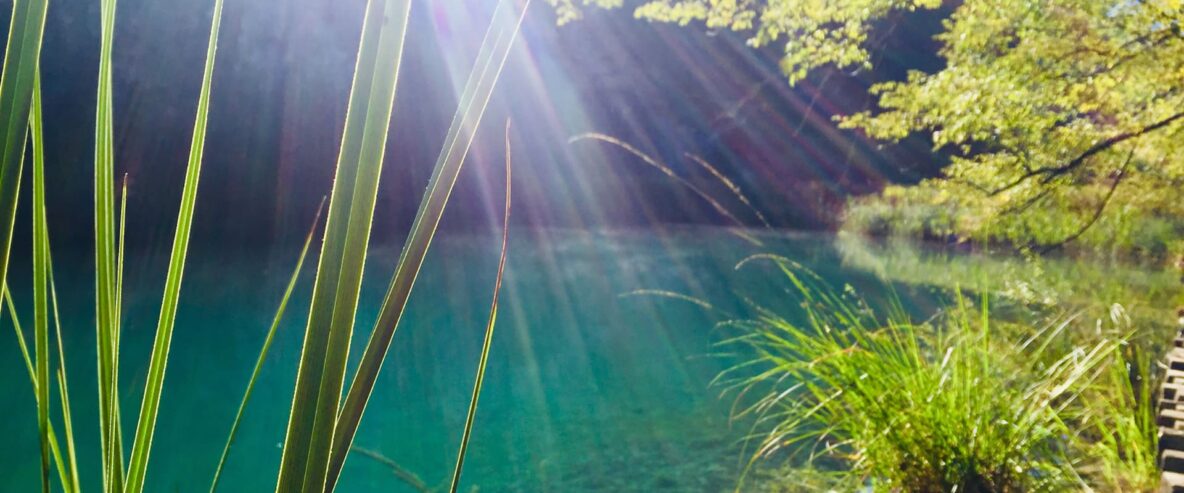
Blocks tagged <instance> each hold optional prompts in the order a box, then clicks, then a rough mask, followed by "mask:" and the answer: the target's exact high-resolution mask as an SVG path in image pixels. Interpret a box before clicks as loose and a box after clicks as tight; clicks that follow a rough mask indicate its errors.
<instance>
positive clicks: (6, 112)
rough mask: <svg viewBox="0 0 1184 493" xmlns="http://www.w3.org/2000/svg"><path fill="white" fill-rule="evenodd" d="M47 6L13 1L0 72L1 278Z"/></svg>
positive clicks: (5, 266)
mask: <svg viewBox="0 0 1184 493" xmlns="http://www.w3.org/2000/svg"><path fill="white" fill-rule="evenodd" d="M46 8H47V2H46V0H14V1H13V2H12V21H11V24H10V25H9V28H8V44H7V45H6V47H5V51H4V67H3V72H0V279H7V278H8V254H9V251H10V250H11V247H12V228H13V224H14V222H15V221H16V206H17V198H18V196H19V191H20V182H21V172H22V170H23V168H24V161H25V143H26V139H27V138H28V129H29V112H30V107H31V105H32V102H33V87H34V85H35V84H34V83H35V78H36V72H37V63H38V60H39V59H40V57H41V40H42V37H43V34H44V32H45V12H46Z"/></svg>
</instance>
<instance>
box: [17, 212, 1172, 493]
mask: <svg viewBox="0 0 1184 493" xmlns="http://www.w3.org/2000/svg"><path fill="white" fill-rule="evenodd" d="M745 236H747V238H745ZM512 238H513V240H512V243H511V246H510V259H509V264H508V271H507V277H506V285H505V286H504V288H503V300H502V303H501V310H500V317H499V323H498V326H497V333H496V335H495V341H494V343H493V349H492V355H491V360H490V362H489V368H488V374H487V380H486V385H485V389H484V392H483V394H482V397H481V407H480V411H479V413H478V418H477V419H478V420H477V426H476V430H475V434H474V437H473V442H472V445H471V448H470V452H469V455H468V458H467V460H466V469H465V475H464V481H463V484H464V486H463V487H462V491H472V490H473V489H474V488H479V490H480V491H482V492H489V491H563V492H568V491H605V492H607V491H730V490H731V489H733V488H734V487H735V485H736V479H737V477H738V474H739V471H740V469H741V468H742V466H743V464H744V459H745V458H746V456H745V455H744V450H743V443H742V440H743V438H744V436H745V434H746V433H747V432H748V431H749V426H750V425H751V423H750V422H747V421H740V422H735V423H733V422H730V421H729V411H730V408H731V406H732V403H733V398H734V396H732V395H725V396H722V397H721V395H720V394H721V390H722V389H721V388H719V387H715V386H712V385H711V381H712V379H713V378H714V377H715V376H716V375H717V374H719V372H720V371H722V370H724V369H726V368H728V367H730V366H731V365H734V364H735V363H736V362H737V361H738V360H737V359H736V358H737V357H743V355H732V356H728V357H725V356H720V355H715V354H713V353H715V352H717V349H716V348H715V347H713V343H715V342H718V341H719V340H720V339H721V338H722V337H723V334H721V330H720V329H718V328H716V324H717V323H718V322H721V321H725V320H729V319H733V318H742V317H746V316H751V315H752V314H753V313H754V307H758V306H759V307H763V308H768V309H771V310H774V311H776V312H778V313H781V314H784V315H786V316H788V317H791V318H792V317H793V315H794V314H795V312H796V311H797V307H796V304H795V300H794V299H793V298H792V297H791V296H789V295H788V293H789V290H790V289H792V287H791V286H790V285H789V283H788V282H786V280H785V278H784V277H783V276H781V275H779V274H777V272H776V269H775V268H774V267H773V266H772V265H771V264H768V263H764V264H762V263H761V262H754V263H752V264H749V265H748V266H746V267H745V268H743V269H741V270H739V271H737V270H736V269H735V266H736V264H737V263H738V262H739V261H741V260H743V259H745V258H746V257H749V256H751V255H753V254H758V253H773V254H777V255H781V256H785V257H787V258H789V259H792V260H794V261H796V262H799V263H801V264H802V265H804V266H805V267H807V268H809V269H812V270H814V271H815V272H817V273H818V274H819V275H820V276H822V277H823V278H824V279H826V280H827V281H829V282H830V283H832V284H833V285H835V286H836V287H842V286H844V285H847V284H849V285H851V286H853V287H854V288H855V289H856V290H857V291H859V292H861V293H863V294H865V295H869V296H873V297H874V296H878V295H882V294H885V293H886V292H887V291H889V290H892V291H893V292H895V293H896V294H897V295H899V296H900V297H901V298H902V300H904V302H905V304H906V305H908V307H909V308H910V309H913V310H916V311H918V312H920V313H928V312H932V311H933V310H935V309H937V308H938V307H940V306H941V305H942V303H944V302H945V301H946V300H948V288H949V286H950V285H952V284H960V285H963V286H967V285H974V284H975V283H976V282H979V281H980V279H975V278H976V277H979V276H980V275H982V274H983V272H982V271H983V270H984V269H986V270H989V271H990V272H987V274H992V275H995V274H997V270H994V268H993V267H991V266H992V265H996V264H997V263H999V262H1006V261H1007V260H1006V259H1000V258H997V257H990V256H979V255H963V254H948V253H946V254H936V253H932V252H925V251H923V250H918V249H915V248H911V247H908V246H903V245H895V246H892V247H884V246H874V247H873V246H866V245H862V246H861V245H859V244H852V243H851V240H850V239H846V240H839V241H836V237H835V236H831V235H810V234H781V233H768V232H745V233H744V234H743V235H738V234H736V233H735V232H733V231H729V230H726V229H718V228H693V229H691V228H688V229H672V230H667V231H665V232H656V231H644V232H642V231H611V232H610V231H599V232H585V231H576V230H526V229H522V230H515V231H513V232H512ZM498 239H499V238H498V237H496V236H494V235H492V234H491V235H460V234H455V233H446V234H442V235H441V236H440V237H439V238H438V240H437V242H436V244H435V246H434V247H433V250H432V251H431V253H430V254H429V256H428V259H427V262H426V264H425V267H424V271H423V272H422V274H421V275H420V281H419V284H418V285H417V287H416V289H415V292H414V293H413V295H412V297H411V301H410V306H409V310H408V312H407V314H406V317H405V318H404V320H403V323H402V325H401V326H400V329H399V331H398V332H397V333H396V335H395V339H394V343H393V345H392V349H391V353H390V355H389V356H388V358H387V360H386V364H385V368H384V371H383V373H382V375H381V377H380V379H379V381H378V384H377V387H376V390H375V394H374V396H373V398H372V399H371V401H370V404H369V407H368V411H367V414H366V416H365V418H364V420H363V422H362V426H361V429H360V431H359V434H358V438H357V441H356V445H357V446H358V447H361V448H365V449H367V450H370V451H374V452H378V453H380V454H381V455H383V456H385V457H387V458H389V459H391V460H393V461H395V462H397V463H398V464H399V465H401V466H402V467H403V468H405V469H407V470H408V471H411V472H412V473H414V474H415V475H417V476H419V477H420V478H421V479H422V481H423V482H424V483H426V484H427V485H428V486H430V487H437V486H440V485H443V484H444V481H445V479H446V478H447V476H448V475H449V474H450V472H451V466H452V464H453V461H454V460H455V452H456V447H457V445H458V442H459V439H460V430H461V427H462V425H463V422H464V418H465V410H466V405H467V402H468V397H469V392H470V390H471V385H472V378H473V372H474V369H475V367H476V364H477V357H478V354H479V351H480V346H481V337H482V331H483V329H484V322H485V317H486V315H487V312H488V309H489V297H490V294H491V289H492V284H493V278H494V274H495V268H496V262H497V254H498V252H497V247H498ZM295 254H296V252H295V251H284V252H272V253H269V254H259V255H256V256H251V255H227V254H225V253H223V252H210V251H202V250H201V249H198V250H196V251H194V252H193V254H192V256H191V260H190V264H189V268H188V270H187V277H186V279H185V283H186V284H185V287H184V289H183V293H182V305H181V308H180V312H179V315H178V322H177V327H176V332H175V335H174V340H173V345H172V352H171V355H170V362H169V367H168V374H167V377H166V380H165V389H164V397H163V401H162V407H161V411H160V413H161V414H160V420H159V422H158V432H157V436H156V440H155V445H154V448H153V453H152V461H151V466H150V468H149V475H148V479H147V481H148V485H147V488H146V490H147V491H161V492H172V491H178V492H189V491H204V490H206V489H208V482H209V479H210V477H211V475H212V472H213V469H214V466H215V463H216V461H217V458H218V454H219V452H220V450H221V447H222V445H223V443H224V440H225V436H226V433H227V431H228V428H229V425H230V422H231V420H232V419H233V416H234V412H235V409H236V407H237V405H238V401H239V399H240V397H241V394H242V391H243V389H244V387H245V385H246V381H247V378H248V377H249V375H250V372H251V368H252V366H253V364H254V359H255V357H256V355H257V353H258V350H259V347H260V346H261V344H262V341H263V338H264V336H265V334H266V330H267V327H268V324H269V323H270V319H271V316H272V314H273V312H274V310H275V306H276V305H277V304H278V301H279V296H280V294H281V292H282V290H283V284H284V282H286V279H287V276H288V274H289V271H290V268H291V266H292V264H293V263H294V259H295ZM397 255H398V251H397V250H395V249H392V248H389V247H378V248H377V249H376V250H375V251H374V252H373V254H372V256H371V259H370V262H369V265H370V267H369V268H368V271H367V281H366V284H365V285H364V287H363V293H362V299H361V301H360V309H359V314H360V315H359V324H358V327H359V329H358V331H357V332H356V333H355V336H354V342H353V344H352V346H351V348H352V350H353V351H352V352H353V356H354V361H356V358H357V357H358V356H360V354H359V353H360V350H361V349H362V347H363V346H364V341H365V338H366V337H367V335H368V332H369V328H370V324H371V323H372V322H373V320H374V318H375V317H376V316H377V313H376V310H377V308H378V304H379V302H380V298H381V296H382V295H383V292H384V290H385V288H386V283H387V281H388V280H389V275H390V273H391V271H392V270H393V266H394V263H395V260H396V258H397ZM909 259H912V260H909ZM160 262H161V259H158V258H155V257H151V258H149V257H143V258H139V259H130V260H129V262H128V265H129V266H130V269H129V271H128V274H127V275H128V281H127V282H128V289H129V294H128V295H127V298H126V303H127V305H126V306H127V309H126V313H125V318H126V320H127V321H126V322H125V328H124V329H123V333H122V354H121V357H122V366H121V375H120V376H121V380H122V392H123V393H122V396H123V403H122V408H123V412H124V415H123V416H124V417H123V419H124V423H125V427H127V428H129V429H128V430H127V431H128V435H127V436H126V438H125V440H126V442H125V443H128V445H130V440H131V436H130V431H131V430H130V425H129V423H132V422H134V419H135V416H136V413H137V410H138V407H139V406H138V397H139V393H140V392H141V391H142V388H143V379H144V371H145V369H146V367H147V356H148V352H149V348H150V345H151V337H152V334H153V331H154V328H155V317H156V313H155V312H154V311H153V310H154V307H155V306H156V304H157V303H158V301H159V289H160V283H161V280H160V279H159V278H162V277H163V276H162V275H161V274H160V272H161V271H160V269H159V267H160V265H161V264H160ZM885 262H887V263H885ZM909 262H913V263H909ZM962 265H978V266H980V267H979V268H961V267H956V266H962ZM1021 265H1022V264H1021ZM1048 265H1049V266H1048V267H1043V269H1045V270H1044V271H1043V272H1042V274H1043V275H1044V276H1046V277H1050V278H1057V277H1058V276H1061V274H1060V273H1058V272H1051V271H1050V270H1049V269H1064V270H1065V272H1069V271H1076V270H1079V269H1078V267H1079V265H1080V263H1079V262H1074V261H1065V262H1064V263H1063V264H1052V263H1050V264H1048ZM1058 265H1059V267H1057V266H1058ZM88 266H89V259H69V258H59V259H56V265H55V271H57V272H58V273H59V274H58V283H59V294H60V296H61V297H62V299H63V303H64V305H63V309H64V313H63V322H64V324H65V327H64V330H65V331H66V334H65V339H66V341H65V343H66V345H65V349H66V356H67V359H68V360H69V367H68V371H69V372H70V375H69V377H70V385H71V391H72V394H73V397H72V399H73V402H72V405H73V407H74V419H75V430H76V433H77V434H78V440H79V444H78V445H79V451H80V452H79V453H80V460H81V467H82V471H81V473H82V478H83V483H84V484H96V483H97V482H98V479H99V478H98V463H97V460H96V459H97V457H98V437H97V433H96V431H95V430H96V429H97V418H95V389H94V387H95V376H94V366H93V361H94V331H93V328H92V326H91V322H90V319H91V318H92V317H93V313H90V312H89V309H88V308H86V307H88V306H91V299H90V297H91V296H93V288H92V282H93V281H92V280H91V279H89V278H85V277H77V276H73V275H72V273H77V272H88V271H89V270H90V269H89V268H88ZM893 266H903V267H901V268H896V269H895V270H894V267H893ZM923 266H929V267H930V269H929V270H928V271H926V270H925V269H922V268H921V267H923ZM942 266H945V267H944V268H943V267H942ZM27 268H28V267H27V266H20V265H18V266H17V270H16V271H15V272H14V273H13V276H14V278H21V279H23V278H27V275H25V272H24V270H25V269H27ZM306 268H307V269H309V270H307V271H306V272H305V276H304V281H303V282H302V283H301V285H300V287H299V288H298V290H297V292H296V295H295V297H294V302H293V304H292V305H291V306H290V308H289V312H288V315H287V317H286V318H285V320H284V323H283V325H282V327H281V329H280V332H279V335H278V336H277V341H276V343H275V345H274V346H273V348H272V353H271V356H270V359H269V360H268V362H267V364H266V366H265V369H264V372H263V374H262V376H261V381H260V383H259V386H258V388H257V389H256V393H255V397H254V399H253V401H252V403H251V405H250V407H249V408H248V411H247V414H246V417H245V421H244V423H243V427H242V430H241V431H240V435H239V438H238V441H237V443H236V444H235V448H234V450H233V452H232V455H231V457H230V460H229V463H228V465H227V470H226V471H225V474H224V478H223V483H222V485H223V488H222V490H223V491H248V492H249V491H268V490H270V489H271V488H272V487H273V485H274V481H275V475H276V471H277V468H278V464H279V460H280V445H281V442H282V440H283V433H284V427H285V424H286V415H287V412H288V407H289V405H290V403H291V392H292V388H293V379H294V375H295V371H296V363H297V361H298V359H299V349H300V342H301V341H300V339H301V336H302V334H303V320H304V317H305V315H306V314H307V309H308V306H307V298H308V293H309V291H310V290H311V285H310V284H311V283H310V282H309V281H308V279H310V278H311V269H312V268H313V263H312V262H310V264H309V265H307V266H306ZM1017 269H1019V268H1017ZM1019 270H1021V271H1022V270H1023V269H1019ZM901 272H914V273H920V272H929V273H930V274H931V275H930V276H929V277H926V278H914V279H906V278H903V277H901V276H900V273H901ZM1104 272H1106V273H1108V274H1106V275H1103V276H1101V277H1109V278H1113V279H1118V280H1121V281H1122V282H1123V283H1124V284H1127V285H1132V282H1133V281H1130V279H1136V278H1137V279H1142V280H1143V282H1145V283H1146V284H1144V285H1138V284H1133V288H1132V289H1133V290H1136V291H1140V290H1141V291H1147V290H1150V289H1154V290H1156V291H1154V292H1157V293H1165V294H1163V295H1162V296H1163V297H1164V299H1167V298H1168V297H1170V296H1169V295H1168V294H1167V293H1174V291H1173V290H1172V289H1174V288H1169V286H1174V285H1175V284H1174V283H1175V282H1176V280H1175V279H1172V278H1171V276H1168V275H1161V274H1158V273H1156V272H1154V271H1152V270H1147V269H1140V268H1137V267H1125V266H1120V265H1112V266H1110V267H1106V268H1105V270H1104ZM1077 275H1080V274H1077ZM881 276H882V277H885V278H888V279H895V280H896V282H893V283H890V284H892V285H893V287H891V288H886V287H885V285H884V283H883V282H881V281H880V280H879V278H880V277H881ZM959 276H960V277H959ZM16 284H17V285H16V287H15V289H14V292H16V293H26V292H28V291H27V289H25V287H24V286H21V285H20V283H19V282H18V283H16ZM1031 289H1033V290H1039V289H1042V288H1040V287H1039V286H1037V287H1034V288H1031ZM659 291H661V292H670V293H680V294H685V295H689V296H692V297H694V298H696V299H698V300H701V302H698V303H696V302H690V301H687V300H684V299H677V298H673V297H670V296H662V295H660V293H659ZM1128 294H1129V293H1128ZM1114 296H1123V294H1121V293H1117V294H1115V295H1114ZM1113 301H1116V302H1122V300H1113ZM28 302H29V300H27V299H21V298H19V297H18V299H17V303H18V304H19V305H25V304H27V303H28ZM5 318H6V319H7V317H5ZM8 324H9V322H8V321H7V320H6V321H5V322H4V332H3V335H0V341H4V342H3V343H2V344H0V375H3V376H2V377H0V396H3V398H2V401H0V402H4V403H5V404H4V409H5V412H6V416H7V418H8V419H5V420H3V421H2V422H0V436H4V437H5V439H6V441H7V444H6V446H5V447H2V448H0V463H3V464H5V466H4V470H5V473H4V474H3V475H0V491H33V490H35V489H36V481H37V471H38V464H37V455H36V454H35V453H32V451H35V450H36V449H37V446H38V445H37V428H36V426H33V425H32V424H33V423H35V417H34V405H33V400H32V393H31V392H30V387H29V382H28V380H27V378H26V374H25V370H24V368H23V367H22V363H21V361H20V356H19V354H18V352H17V349H16V345H15V344H14V343H12V332H11V329H10V328H9V327H8ZM749 487H750V488H751V489H759V484H758V483H751V484H749ZM746 489H749V488H746ZM339 491H347V492H354V491H358V492H361V491H414V489H412V488H411V487H410V486H408V485H407V484H406V483H405V482H403V481H401V480H399V479H398V478H397V477H396V476H395V475H394V474H392V472H391V470H390V469H389V468H388V467H387V466H385V465H383V464H382V463H380V462H379V461H376V460H373V459H372V458H370V457H366V456H363V455H359V454H354V455H352V456H351V458H350V459H349V461H348V462H347V465H346V467H345V470H344V473H343V476H342V481H341V484H340V488H339Z"/></svg>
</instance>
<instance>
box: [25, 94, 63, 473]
mask: <svg viewBox="0 0 1184 493" xmlns="http://www.w3.org/2000/svg"><path fill="white" fill-rule="evenodd" d="M34 79H35V81H34V83H33V104H32V107H31V109H30V112H29V135H30V136H31V137H32V139H31V140H32V142H33V207H32V209H33V344H34V347H35V353H36V365H35V366H36V369H37V428H38V430H39V431H40V435H41V491H45V492H48V491H49V395H50V394H49V387H50V385H49V300H48V298H49V296H48V295H49V286H48V279H49V233H48V231H47V230H46V223H45V221H46V219H45V140H44V138H43V136H42V134H41V76H40V75H39V74H38V75H36V76H35V77H34ZM58 463H59V464H60V463H61V461H58ZM66 484H69V483H68V482H66V481H63V485H66Z"/></svg>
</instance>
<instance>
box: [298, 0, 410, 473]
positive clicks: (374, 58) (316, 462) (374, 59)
mask: <svg viewBox="0 0 1184 493" xmlns="http://www.w3.org/2000/svg"><path fill="white" fill-rule="evenodd" d="M410 8H411V2H410V0H370V1H369V2H368V3H367V6H366V17H365V20H364V21H363V23H362V37H361V42H360V44H359V47H358V59H357V65H356V67H355V69H354V79H353V83H352V86H351V88H350V98H349V109H348V113H347V114H346V121H345V130H344V133H343V135H342V141H341V150H340V154H339V156H338V160H337V171H336V176H335V179H334V181H333V190H332V193H331V195H330V199H329V214H328V218H327V219H326V222H325V236H324V238H325V239H324V242H323V243H322V245H321V256H320V259H319V260H318V263H317V275H316V279H315V281H314V284H313V296H312V303H311V305H310V307H309V314H308V325H307V326H306V328H305V333H304V345H303V348H302V349H301V354H300V366H299V368H298V370H297V374H296V389H295V393H294V395H293V398H292V412H291V415H290V416H289V419H288V429H287V432H286V438H285V440H284V449H283V456H282V458H281V460H280V471H279V479H278V482H277V485H276V491H279V492H295V491H307V492H316V493H320V492H321V490H322V489H324V487H325V474H326V471H327V468H328V459H329V451H330V447H331V440H332V438H333V431H334V428H335V426H336V421H337V409H338V404H339V403H340V401H341V386H342V382H343V381H344V377H345V362H346V357H347V356H348V353H349V342H350V336H351V333H352V331H353V323H354V315H355V312H356V310H357V301H358V291H359V290H360V289H361V283H362V268H363V266H364V263H365V258H366V249H367V244H368V242H369V236H370V225H371V220H372V219H373V217H374V201H375V199H376V197H377V193H378V177H379V175H380V173H381V170H382V157H383V153H384V151H385V149H386V140H387V127H388V125H389V123H390V119H391V111H392V107H393V105H394V98H395V86H396V82H397V80H398V73H399V65H400V62H401V61H402V55H403V41H404V38H405V36H406V32H407V18H408V14H409V13H410Z"/></svg>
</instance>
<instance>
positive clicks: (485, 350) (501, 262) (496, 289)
mask: <svg viewBox="0 0 1184 493" xmlns="http://www.w3.org/2000/svg"><path fill="white" fill-rule="evenodd" d="M510 163H511V156H510V122H509V121H508V120H507V121H506V211H505V215H504V216H503V219H502V252H501V255H499V256H498V261H497V278H496V280H495V281H494V283H493V301H492V302H491V303H490V307H489V321H488V322H487V323H486V325H485V340H484V342H483V343H482V345H481V359H480V360H479V361H478V362H477V376H476V378H475V379H474V382H473V395H472V397H471V398H469V411H468V414H467V415H466V416H465V429H464V432H463V433H462V434H461V439H460V449H459V450H458V451H457V453H456V467H454V468H453V469H452V483H451V486H450V487H449V488H448V491H450V492H451V493H456V489H457V488H458V487H459V486H460V473H461V469H462V468H463V467H464V463H465V452H467V451H468V449H469V438H470V437H471V436H472V433H473V422H474V420H475V419H476V416H477V401H478V400H479V399H480V397H481V386H482V385H483V384H484V383H485V365H486V363H488V362H489V348H490V345H491V344H493V328H494V325H495V324H496V323H497V299H498V295H499V294H501V292H502V275H503V274H505V272H506V252H507V251H508V250H509V248H510V203H511V200H510V197H511V196H512V194H511V193H510V192H511V189H512V187H511V185H510V183H511V179H510V178H511V177H512V172H511V169H512V166H511V164H510Z"/></svg>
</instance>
